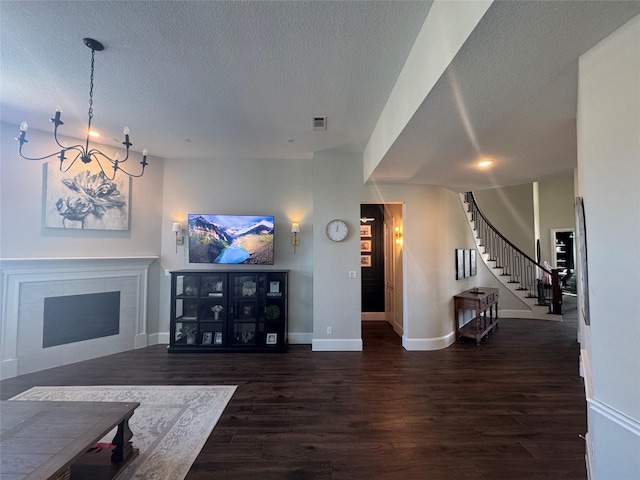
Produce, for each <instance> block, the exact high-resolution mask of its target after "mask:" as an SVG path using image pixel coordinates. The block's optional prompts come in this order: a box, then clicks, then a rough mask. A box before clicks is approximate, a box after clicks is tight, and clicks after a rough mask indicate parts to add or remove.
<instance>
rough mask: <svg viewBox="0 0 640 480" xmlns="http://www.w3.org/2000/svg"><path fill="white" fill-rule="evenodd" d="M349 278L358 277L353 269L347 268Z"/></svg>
mask: <svg viewBox="0 0 640 480" xmlns="http://www.w3.org/2000/svg"><path fill="white" fill-rule="evenodd" d="M349 278H358V273H357V272H356V271H355V270H349Z"/></svg>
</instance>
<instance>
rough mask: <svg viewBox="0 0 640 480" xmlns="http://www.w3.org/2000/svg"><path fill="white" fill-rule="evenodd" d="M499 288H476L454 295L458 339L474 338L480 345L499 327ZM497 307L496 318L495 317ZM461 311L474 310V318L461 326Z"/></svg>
mask: <svg viewBox="0 0 640 480" xmlns="http://www.w3.org/2000/svg"><path fill="white" fill-rule="evenodd" d="M499 293H500V291H499V290H498V289H497V288H490V287H476V288H472V289H470V290H465V291H464V292H462V293H459V294H457V295H454V297H453V299H454V304H455V306H454V324H455V330H456V339H458V338H460V337H467V338H474V339H475V340H476V343H477V344H480V341H481V340H482V338H483V337H484V336H485V335H487V334H488V333H489V332H490V331H491V330H493V328H494V327H497V326H498V297H499ZM494 307H495V316H494ZM460 310H473V311H474V313H475V316H474V318H473V319H472V320H471V321H470V322H468V323H466V324H465V325H463V326H462V327H460V326H459V320H458V319H459V312H460Z"/></svg>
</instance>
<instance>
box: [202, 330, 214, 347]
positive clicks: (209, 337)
mask: <svg viewBox="0 0 640 480" xmlns="http://www.w3.org/2000/svg"><path fill="white" fill-rule="evenodd" d="M212 343H213V333H212V332H203V333H202V344H203V345H211V344H212Z"/></svg>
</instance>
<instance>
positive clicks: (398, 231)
mask: <svg viewBox="0 0 640 480" xmlns="http://www.w3.org/2000/svg"><path fill="white" fill-rule="evenodd" d="M394 230H395V236H396V245H402V229H401V228H400V227H396V228H395V229H394Z"/></svg>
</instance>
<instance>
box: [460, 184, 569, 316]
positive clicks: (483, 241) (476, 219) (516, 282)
mask: <svg viewBox="0 0 640 480" xmlns="http://www.w3.org/2000/svg"><path fill="white" fill-rule="evenodd" d="M460 200H461V202H462V205H463V208H464V209H465V212H466V213H467V220H468V221H469V226H470V227H471V229H472V230H473V232H474V237H475V239H476V244H477V249H478V252H479V254H480V257H481V258H482V260H483V261H484V263H485V264H486V265H487V267H489V270H490V271H491V272H493V274H494V275H495V277H496V278H497V279H498V280H499V281H500V282H501V283H502V284H503V285H504V286H505V288H507V289H509V290H510V291H511V292H513V293H514V294H515V295H516V296H517V297H518V298H520V299H521V300H522V301H523V302H524V303H525V304H526V305H527V306H528V308H529V312H530V315H529V313H528V312H527V313H526V314H521V315H519V316H520V317H526V318H538V319H547V320H556V321H558V320H562V291H561V289H560V281H559V278H558V270H556V269H549V268H545V267H544V266H543V265H541V264H540V263H539V260H538V261H536V260H534V259H532V258H531V257H529V256H528V255H527V254H526V253H524V252H523V251H522V250H520V249H519V248H518V247H516V246H515V245H513V244H512V243H511V242H510V241H509V240H507V239H506V238H505V237H504V236H503V235H502V234H501V233H500V232H498V230H496V228H495V227H494V226H493V225H492V224H491V222H489V220H488V219H487V218H486V217H485V216H484V214H483V213H482V211H480V209H479V208H478V204H477V203H476V201H475V198H474V196H473V193H472V192H466V193H461V194H460Z"/></svg>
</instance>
